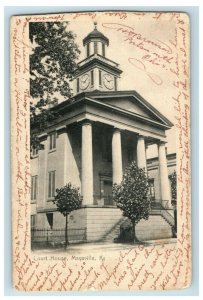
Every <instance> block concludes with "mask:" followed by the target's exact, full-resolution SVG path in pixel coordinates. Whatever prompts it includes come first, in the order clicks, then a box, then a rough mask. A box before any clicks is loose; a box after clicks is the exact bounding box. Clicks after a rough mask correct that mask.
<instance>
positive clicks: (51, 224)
mask: <svg viewBox="0 0 203 300" xmlns="http://www.w3.org/2000/svg"><path fill="white" fill-rule="evenodd" d="M47 221H48V223H49V226H50V228H51V229H52V228H53V213H47Z"/></svg>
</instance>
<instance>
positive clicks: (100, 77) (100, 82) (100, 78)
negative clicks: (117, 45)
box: [99, 70, 102, 85]
mask: <svg viewBox="0 0 203 300" xmlns="http://www.w3.org/2000/svg"><path fill="white" fill-rule="evenodd" d="M101 75H102V73H101V70H99V85H102V76H101Z"/></svg>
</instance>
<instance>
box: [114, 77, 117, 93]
mask: <svg viewBox="0 0 203 300" xmlns="http://www.w3.org/2000/svg"><path fill="white" fill-rule="evenodd" d="M114 86H115V91H117V77H114Z"/></svg>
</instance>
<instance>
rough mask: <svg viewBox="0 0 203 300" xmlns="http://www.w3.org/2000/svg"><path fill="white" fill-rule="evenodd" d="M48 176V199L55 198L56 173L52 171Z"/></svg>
mask: <svg viewBox="0 0 203 300" xmlns="http://www.w3.org/2000/svg"><path fill="white" fill-rule="evenodd" d="M48 175H49V176H48V177H49V178H48V198H53V197H54V196H55V178H56V171H51V172H49V173H48Z"/></svg>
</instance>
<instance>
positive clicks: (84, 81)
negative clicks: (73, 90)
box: [80, 73, 90, 90]
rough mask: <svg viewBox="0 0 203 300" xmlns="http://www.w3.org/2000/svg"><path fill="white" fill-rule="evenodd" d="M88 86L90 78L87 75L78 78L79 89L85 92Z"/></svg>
mask: <svg viewBox="0 0 203 300" xmlns="http://www.w3.org/2000/svg"><path fill="white" fill-rule="evenodd" d="M89 84H90V76H89V74H87V73H86V74H84V75H82V76H81V78H80V89H81V90H86V89H87V88H88V86H89Z"/></svg>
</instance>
